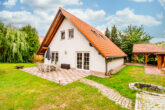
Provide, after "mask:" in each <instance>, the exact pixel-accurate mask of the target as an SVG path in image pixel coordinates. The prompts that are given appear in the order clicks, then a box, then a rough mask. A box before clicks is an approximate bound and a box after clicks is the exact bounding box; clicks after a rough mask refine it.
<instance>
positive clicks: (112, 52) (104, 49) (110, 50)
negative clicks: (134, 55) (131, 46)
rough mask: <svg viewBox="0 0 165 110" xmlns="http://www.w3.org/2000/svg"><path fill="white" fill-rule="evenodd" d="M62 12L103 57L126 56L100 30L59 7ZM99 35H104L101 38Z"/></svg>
mask: <svg viewBox="0 0 165 110" xmlns="http://www.w3.org/2000/svg"><path fill="white" fill-rule="evenodd" d="M60 10H61V11H62V13H63V14H64V16H65V17H66V18H68V19H69V20H70V21H71V23H72V24H73V25H74V26H75V27H77V29H78V30H79V31H80V32H81V33H82V34H83V35H84V36H85V37H86V38H87V39H88V40H89V41H90V42H91V43H92V44H93V45H94V46H95V47H96V49H97V50H98V51H99V52H100V53H101V54H102V55H103V56H104V57H120V56H127V55H126V54H125V53H124V52H123V51H122V50H121V49H120V48H119V47H117V46H116V45H115V44H114V43H113V42H112V41H111V40H109V39H108V38H107V37H106V36H105V35H104V34H103V33H102V32H100V31H99V30H97V29H95V28H94V27H92V26H90V25H88V24H87V23H85V22H84V21H82V20H80V19H79V18H77V17H75V16H74V15H72V14H70V13H69V12H67V11H65V10H64V9H62V8H60ZM91 30H93V31H95V32H96V33H97V34H98V35H99V37H97V36H96V35H95V34H94V32H92V31H91ZM101 35H102V36H103V37H104V38H102V37H101Z"/></svg>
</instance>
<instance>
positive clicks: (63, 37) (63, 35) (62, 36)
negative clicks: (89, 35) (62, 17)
mask: <svg viewBox="0 0 165 110" xmlns="http://www.w3.org/2000/svg"><path fill="white" fill-rule="evenodd" d="M61 39H65V31H61Z"/></svg>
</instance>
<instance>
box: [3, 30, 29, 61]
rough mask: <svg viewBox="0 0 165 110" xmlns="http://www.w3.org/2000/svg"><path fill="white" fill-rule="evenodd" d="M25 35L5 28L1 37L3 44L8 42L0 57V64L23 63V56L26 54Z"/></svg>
mask: <svg viewBox="0 0 165 110" xmlns="http://www.w3.org/2000/svg"><path fill="white" fill-rule="evenodd" d="M26 37H27V34H26V33H25V32H22V31H19V30H17V29H12V28H11V29H10V28H7V31H6V34H5V36H4V37H3V39H4V42H8V43H7V45H6V47H5V51H4V52H3V54H2V55H1V57H0V61H1V62H10V63H13V62H24V56H25V55H26V54H27V52H28V45H27V43H26Z"/></svg>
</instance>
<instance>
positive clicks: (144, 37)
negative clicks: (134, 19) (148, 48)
mask: <svg viewBox="0 0 165 110" xmlns="http://www.w3.org/2000/svg"><path fill="white" fill-rule="evenodd" d="M119 36H120V39H121V42H122V43H121V49H122V50H123V51H124V52H125V53H126V54H127V55H128V58H129V61H130V62H131V60H132V56H133V54H132V49H133V44H136V43H148V42H149V41H150V40H151V39H152V37H151V36H150V35H149V34H147V33H146V32H144V28H143V26H140V27H137V26H132V25H130V26H128V27H127V29H125V30H124V31H123V33H122V32H120V34H119Z"/></svg>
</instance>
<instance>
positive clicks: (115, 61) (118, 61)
mask: <svg viewBox="0 0 165 110" xmlns="http://www.w3.org/2000/svg"><path fill="white" fill-rule="evenodd" d="M123 64H124V58H115V59H112V61H111V62H108V71H109V70H111V69H114V68H116V67H119V66H121V65H123Z"/></svg>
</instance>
